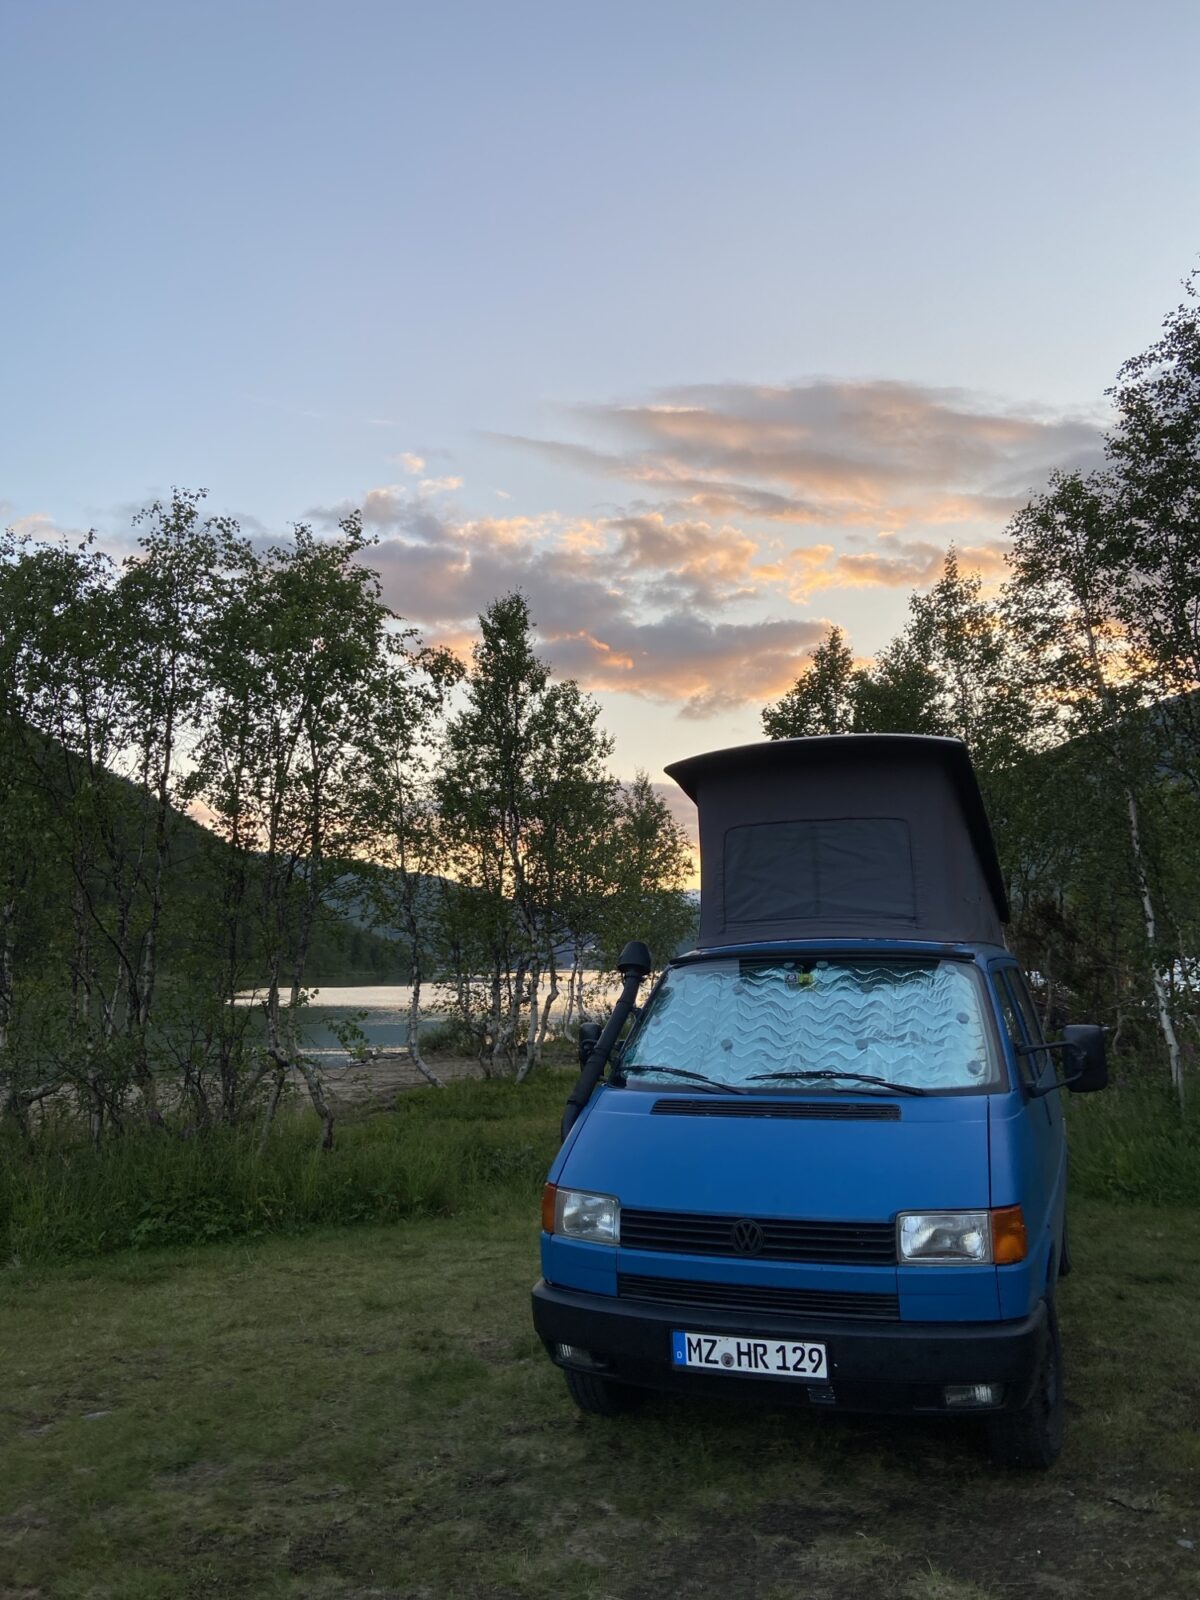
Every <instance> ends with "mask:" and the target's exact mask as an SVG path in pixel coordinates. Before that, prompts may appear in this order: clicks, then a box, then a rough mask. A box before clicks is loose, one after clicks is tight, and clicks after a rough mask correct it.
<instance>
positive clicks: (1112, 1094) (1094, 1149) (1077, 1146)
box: [1064, 1084, 1200, 1206]
mask: <svg viewBox="0 0 1200 1600" xmlns="http://www.w3.org/2000/svg"><path fill="white" fill-rule="evenodd" d="M1064 1099H1065V1100H1066V1102H1067V1119H1068V1120H1067V1126H1068V1135H1069V1139H1070V1147H1071V1178H1072V1183H1073V1185H1074V1188H1075V1192H1076V1193H1077V1194H1086V1195H1090V1196H1093V1197H1095V1198H1096V1199H1112V1200H1134V1201H1138V1202H1141V1203H1144V1204H1149V1205H1194V1206H1200V1114H1198V1113H1197V1110H1196V1107H1195V1105H1194V1103H1193V1104H1191V1105H1190V1106H1189V1110H1188V1113H1187V1115H1181V1113H1180V1111H1179V1108H1178V1106H1177V1105H1176V1104H1175V1103H1174V1101H1173V1100H1172V1099H1171V1098H1170V1094H1169V1091H1168V1090H1167V1088H1166V1086H1165V1084H1163V1085H1162V1086H1161V1087H1158V1088H1157V1089H1152V1088H1149V1087H1147V1086H1145V1085H1144V1084H1143V1085H1138V1086H1136V1087H1134V1086H1125V1087H1122V1086H1121V1085H1120V1084H1114V1085H1113V1086H1112V1087H1111V1088H1109V1089H1106V1090H1105V1091H1104V1093H1102V1094H1096V1095H1066V1096H1064Z"/></svg>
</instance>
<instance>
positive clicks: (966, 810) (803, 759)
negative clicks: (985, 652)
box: [666, 733, 1008, 947]
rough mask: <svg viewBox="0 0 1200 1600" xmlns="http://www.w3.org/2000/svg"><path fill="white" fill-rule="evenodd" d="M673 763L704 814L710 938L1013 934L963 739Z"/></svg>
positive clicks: (792, 742)
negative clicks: (1004, 926) (1008, 927)
mask: <svg viewBox="0 0 1200 1600" xmlns="http://www.w3.org/2000/svg"><path fill="white" fill-rule="evenodd" d="M666 770H667V773H668V774H669V776H671V777H672V778H674V779H675V781H676V783H678V784H679V786H680V788H681V789H682V790H683V791H684V793H685V794H687V795H688V796H690V798H691V799H693V800H694V801H695V802H696V805H697V807H698V808H699V812H700V881H701V891H700V937H699V943H700V945H701V946H704V947H712V946H714V945H717V946H719V945H726V944H742V943H747V942H751V941H757V940H760V939H813V938H822V937H830V938H870V937H877V938H879V937H882V938H888V939H921V940H932V941H936V942H938V943H958V942H966V943H986V944H1003V942H1004V935H1003V931H1002V927H1001V925H1002V924H1003V923H1005V922H1007V921H1008V897H1007V895H1006V893H1005V890H1004V879H1003V877H1002V875H1001V872H1000V863H999V861H998V860H997V858H996V846H995V842H994V840H993V838H992V830H991V827H990V825H989V823H988V819H987V813H986V812H985V810H984V808H983V798H982V796H981V795H980V793H979V784H978V782H977V780H976V777H975V772H974V769H973V768H972V766H971V760H970V757H969V756H968V755H967V749H966V746H965V745H964V744H963V743H962V742H961V741H960V740H958V739H936V738H929V737H925V736H921V735H915V734H890V733H883V734H834V735H829V736H827V737H821V738H812V739H777V740H771V741H766V742H763V743H761V744H747V745H741V746H739V747H737V748H736V749H732V750H712V751H710V752H709V753H708V754H707V755H701V756H691V757H690V758H689V759H688V760H686V761H676V762H674V763H673V765H671V766H669V767H668V768H667V769H666Z"/></svg>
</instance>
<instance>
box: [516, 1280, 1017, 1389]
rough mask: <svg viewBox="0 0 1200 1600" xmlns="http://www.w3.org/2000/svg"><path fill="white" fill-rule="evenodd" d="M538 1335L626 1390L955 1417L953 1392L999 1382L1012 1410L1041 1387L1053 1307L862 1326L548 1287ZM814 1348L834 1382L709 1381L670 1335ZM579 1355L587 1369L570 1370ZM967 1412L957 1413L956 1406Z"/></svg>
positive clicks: (536, 1302) (540, 1290)
mask: <svg viewBox="0 0 1200 1600" xmlns="http://www.w3.org/2000/svg"><path fill="white" fill-rule="evenodd" d="M533 1325H534V1327H535V1329H536V1330H537V1333H538V1336H539V1338H540V1339H541V1340H542V1342H543V1344H544V1345H545V1346H546V1350H547V1353H548V1354H549V1356H550V1358H551V1360H552V1361H554V1362H556V1363H557V1364H558V1365H559V1366H573V1367H577V1368H578V1369H579V1370H582V1371H590V1372H601V1373H603V1374H605V1375H606V1376H609V1377H612V1378H617V1379H620V1380H621V1381H623V1382H625V1383H633V1384H638V1385H640V1386H642V1387H645V1388H650V1389H665V1390H670V1391H674V1392H676V1393H687V1394H696V1395H699V1394H720V1395H724V1396H725V1397H726V1398H729V1397H731V1395H733V1394H734V1393H745V1392H746V1391H757V1392H758V1393H760V1394H762V1395H764V1396H766V1397H768V1398H770V1399H771V1400H773V1401H776V1400H792V1401H797V1402H799V1403H800V1404H802V1405H803V1404H818V1405H834V1406H836V1407H837V1408H838V1409H839V1410H841V1409H846V1410H855V1411H876V1412H884V1411H889V1412H911V1411H926V1412H928V1411H937V1412H941V1413H943V1414H944V1413H946V1412H947V1410H948V1408H947V1406H946V1403H945V1397H944V1393H943V1391H944V1389H945V1386H946V1385H947V1384H975V1383H1000V1384H1003V1385H1004V1398H1003V1404H1002V1409H1005V1410H1007V1409H1010V1408H1012V1407H1016V1406H1021V1405H1024V1404H1025V1402H1026V1401H1027V1400H1028V1398H1029V1395H1030V1393H1031V1391H1032V1389H1033V1383H1034V1379H1035V1377H1036V1375H1037V1370H1038V1366H1039V1364H1040V1361H1041V1354H1042V1349H1043V1346H1044V1343H1045V1337H1046V1307H1045V1305H1044V1303H1042V1304H1039V1305H1038V1307H1037V1309H1036V1310H1035V1311H1034V1312H1033V1314H1032V1315H1031V1316H1028V1317H1024V1318H1022V1319H1021V1320H1020V1321H1017V1322H967V1323H961V1322H893V1323H887V1324H880V1323H877V1322H876V1323H863V1322H852V1321H849V1320H847V1319H836V1320H835V1319H832V1318H819V1317H812V1318H810V1317H805V1318H804V1319H802V1320H801V1319H798V1318H794V1317H777V1316H768V1315H765V1314H755V1315H752V1316H746V1315H745V1314H744V1313H742V1312H730V1311H723V1310H716V1309H713V1310H706V1309H704V1308H703V1307H699V1306H692V1305H689V1306H678V1307H675V1306H669V1305H658V1304H653V1305H651V1304H648V1303H645V1302H639V1301H635V1300H619V1299H617V1298H615V1297H610V1296H608V1295H598V1294H584V1293H581V1292H580V1291H578V1290H575V1289H559V1288H557V1287H555V1286H554V1285H553V1284H548V1283H546V1282H545V1280H544V1279H539V1280H538V1282H537V1284H536V1285H535V1287H534V1290H533ZM676 1328H680V1329H687V1330H688V1332H691V1333H711V1334H731V1335H734V1336H735V1337H740V1338H751V1337H754V1338H759V1339H764V1338H766V1339H771V1338H778V1339H781V1340H788V1341H790V1340H807V1341H809V1342H814V1341H815V1342H818V1343H821V1344H824V1345H825V1347H826V1353H827V1360H828V1366H829V1377H828V1379H824V1380H805V1379H799V1378H757V1377H749V1376H743V1375H741V1374H737V1375H734V1376H729V1377H727V1376H724V1375H721V1374H713V1375H711V1376H710V1375H709V1374H706V1373H698V1372H694V1371H692V1370H690V1369H681V1368H678V1367H676V1366H674V1365H673V1364H672V1361H671V1334H672V1331H673V1330H674V1329H676ZM559 1345H571V1346H574V1347H575V1348H576V1349H578V1350H581V1351H586V1352H587V1356H588V1359H581V1360H569V1361H564V1360H562V1359H560V1357H559V1354H558V1349H557V1347H558V1346H559ZM949 1409H952V1410H957V1409H958V1408H949Z"/></svg>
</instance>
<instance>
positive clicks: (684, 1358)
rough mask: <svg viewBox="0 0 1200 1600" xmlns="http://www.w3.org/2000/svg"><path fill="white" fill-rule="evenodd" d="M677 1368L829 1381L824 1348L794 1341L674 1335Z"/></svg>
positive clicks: (674, 1355)
mask: <svg viewBox="0 0 1200 1600" xmlns="http://www.w3.org/2000/svg"><path fill="white" fill-rule="evenodd" d="M671 1347H672V1358H673V1361H674V1364H675V1366H677V1367H691V1368H694V1369H695V1370H697V1371H701V1372H733V1373H743V1374H748V1375H750V1376H758V1377H762V1378H827V1377H828V1376H829V1367H828V1365H827V1363H826V1360H825V1346H824V1345H823V1344H809V1343H808V1342H807V1340H805V1341H803V1342H800V1341H797V1340H793V1339H788V1340H780V1339H729V1338H718V1337H716V1336H715V1335H714V1334H711V1333H681V1332H678V1331H677V1332H674V1333H672V1335H671Z"/></svg>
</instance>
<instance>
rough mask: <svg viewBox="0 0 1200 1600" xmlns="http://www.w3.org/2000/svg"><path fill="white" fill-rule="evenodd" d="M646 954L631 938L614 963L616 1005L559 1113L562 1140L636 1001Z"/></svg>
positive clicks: (646, 971)
mask: <svg viewBox="0 0 1200 1600" xmlns="http://www.w3.org/2000/svg"><path fill="white" fill-rule="evenodd" d="M652 964H653V963H652V962H651V960H650V952H649V950H647V949H646V946H645V945H644V944H642V943H641V941H640V940H638V939H634V940H633V941H632V942H631V943H629V944H627V945H626V946H625V948H624V950H622V951H621V955H620V959H619V960H618V962H617V971H618V972H619V973H620V974H621V977H622V978H623V979H624V980H625V981H624V984H623V986H622V989H621V993H620V996H619V997H618V999H617V1003H616V1005H615V1006H614V1007H613V1010H612V1016H611V1017H609V1019H608V1021H607V1022H606V1023H605V1025H604V1032H603V1033H602V1034H601V1035H600V1037H599V1038H598V1039H597V1040H596V1044H595V1047H594V1048H593V1050H592V1053H591V1055H590V1056H589V1057H588V1058H587V1061H586V1063H585V1064H584V1068H583V1071H582V1072H581V1073H580V1074H579V1078H578V1080H577V1082H576V1084H575V1087H574V1088H573V1089H572V1090H571V1093H570V1094H569V1095H568V1096H567V1107H566V1110H565V1111H564V1112H563V1119H562V1128H561V1130H560V1131H561V1135H562V1137H563V1138H564V1139H565V1138H566V1137H567V1135H568V1134H569V1133H570V1131H571V1129H572V1128H573V1127H574V1126H575V1124H576V1122H577V1121H578V1119H579V1113H580V1112H581V1111H582V1110H583V1108H584V1106H585V1105H587V1103H588V1100H589V1099H590V1098H591V1093H592V1090H593V1089H594V1088H595V1087H596V1084H597V1083H598V1081H599V1079H600V1074H601V1073H602V1072H603V1071H604V1066H605V1063H606V1062H607V1060H608V1058H609V1056H610V1054H611V1053H612V1047H613V1045H614V1044H616V1042H617V1040H618V1039H619V1038H620V1036H621V1029H622V1028H623V1027H624V1026H625V1023H626V1021H627V1020H628V1017H629V1013H630V1012H631V1011H632V1010H633V1003H634V1001H635V1000H636V999H637V992H638V989H639V988H640V987H641V983H642V979H643V978H645V977H646V976H647V975H648V974H649V972H650V968H651V966H652Z"/></svg>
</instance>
